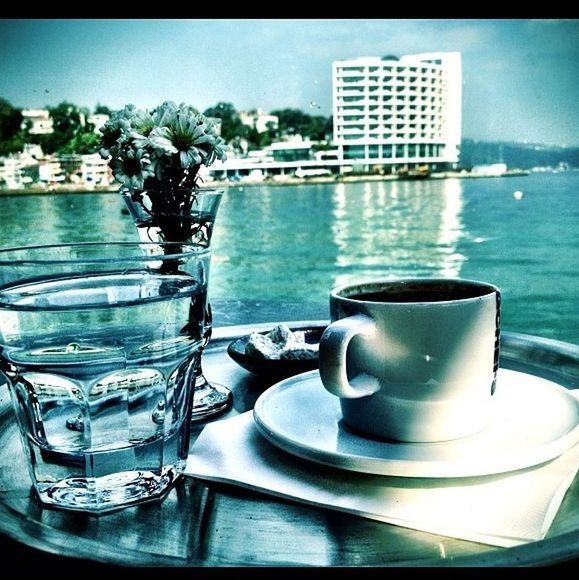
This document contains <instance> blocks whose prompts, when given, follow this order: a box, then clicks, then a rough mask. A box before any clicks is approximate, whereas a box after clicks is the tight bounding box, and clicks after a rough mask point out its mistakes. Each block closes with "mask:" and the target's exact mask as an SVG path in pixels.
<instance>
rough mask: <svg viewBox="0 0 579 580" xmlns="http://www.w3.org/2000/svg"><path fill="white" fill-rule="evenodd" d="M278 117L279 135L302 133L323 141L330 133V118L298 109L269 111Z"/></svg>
mask: <svg viewBox="0 0 579 580" xmlns="http://www.w3.org/2000/svg"><path fill="white" fill-rule="evenodd" d="M271 114H272V115H276V116H277V118H278V119H279V126H278V131H279V134H280V135H302V136H303V137H308V138H310V139H312V140H314V141H324V140H326V139H327V138H328V137H329V136H330V135H331V133H332V118H331V117H329V118H327V117H324V116H322V115H308V114H307V113H304V112H303V111H302V110H300V109H279V110H276V111H272V112H271Z"/></svg>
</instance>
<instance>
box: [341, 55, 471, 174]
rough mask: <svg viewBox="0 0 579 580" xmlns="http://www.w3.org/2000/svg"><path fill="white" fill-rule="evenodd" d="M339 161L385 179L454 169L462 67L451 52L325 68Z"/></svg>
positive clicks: (362, 60)
mask: <svg viewBox="0 0 579 580" xmlns="http://www.w3.org/2000/svg"><path fill="white" fill-rule="evenodd" d="M332 93H333V115H334V146H335V147H336V148H337V149H338V152H339V158H340V159H342V160H343V161H344V162H345V161H350V162H351V163H352V164H353V165H354V164H357V165H362V166H364V168H365V169H367V170H370V169H372V167H373V166H374V167H375V166H377V165H381V166H383V169H384V171H385V172H387V173H396V172H398V171H400V170H402V169H408V170H412V169H417V168H420V167H428V169H430V170H442V169H449V168H453V167H455V166H456V164H457V163H458V158H459V152H460V141H461V108H462V106H461V105H462V66H461V55H460V53H458V52H436V53H428V54H414V55H406V56H402V57H401V58H400V59H398V58H396V57H392V56H387V57H384V58H379V57H361V58H356V59H352V60H340V61H335V62H334V63H332Z"/></svg>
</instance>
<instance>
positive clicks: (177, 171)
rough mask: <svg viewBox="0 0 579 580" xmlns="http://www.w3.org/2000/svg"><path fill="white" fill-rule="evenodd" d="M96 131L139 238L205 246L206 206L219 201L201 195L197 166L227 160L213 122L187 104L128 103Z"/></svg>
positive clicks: (209, 214)
mask: <svg viewBox="0 0 579 580" xmlns="http://www.w3.org/2000/svg"><path fill="white" fill-rule="evenodd" d="M101 133H102V138H101V149H100V151H99V153H100V155H101V157H103V158H105V159H108V160H109V166H110V167H111V169H112V172H113V175H114V177H115V179H116V180H117V181H118V182H119V183H120V184H121V193H122V194H123V196H124V198H125V201H126V203H127V206H128V208H129V211H130V212H131V215H132V216H133V218H134V220H135V223H136V225H137V228H138V229H139V232H140V233H143V232H144V233H145V235H143V236H142V237H144V238H147V241H167V242H195V243H200V244H203V245H206V246H208V245H209V238H210V236H211V228H212V227H213V221H214V218H215V212H216V210H217V207H214V208H212V207H211V205H212V204H213V205H215V203H217V204H218V203H219V200H218V199H217V200H215V199H211V198H210V199H209V200H204V199H202V196H201V195H200V193H201V189H202V188H201V187H200V183H199V182H200V181H202V179H201V176H200V175H199V170H200V169H201V166H203V165H204V166H206V167H208V166H210V165H211V164H212V163H213V162H214V161H215V160H216V159H219V160H225V159H226V153H225V150H226V144H225V141H224V140H223V139H222V138H221V137H220V136H219V135H218V134H217V131H216V128H215V125H214V123H213V122H212V121H211V120H210V119H208V118H207V117H205V116H204V115H202V114H201V113H199V112H197V111H196V110H195V109H194V108H193V107H191V106H189V105H186V104H184V103H182V104H181V105H176V104H175V103H173V102H171V101H166V102H164V103H163V104H162V105H160V106H159V107H157V108H155V109H153V110H151V111H148V110H142V109H137V108H136V107H135V106H134V105H127V106H126V107H125V108H124V109H122V110H121V111H118V112H116V113H114V114H113V116H112V117H111V119H110V120H109V121H108V122H107V123H106V124H105V125H104V126H103V127H102V129H101ZM204 206H205V207H204Z"/></svg>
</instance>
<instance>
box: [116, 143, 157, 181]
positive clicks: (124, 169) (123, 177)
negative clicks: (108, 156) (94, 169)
mask: <svg viewBox="0 0 579 580" xmlns="http://www.w3.org/2000/svg"><path fill="white" fill-rule="evenodd" d="M154 174H155V172H154V169H153V168H152V167H151V162H150V159H149V156H148V154H147V153H144V152H143V151H142V150H140V149H127V150H126V151H124V152H123V155H122V156H118V157H116V158H114V159H113V175H114V176H115V179H116V180H117V181H119V182H120V183H122V184H123V185H124V186H125V187H127V188H128V189H130V190H131V191H135V190H139V189H143V187H144V185H145V180H146V179H147V178H148V177H152V176H154Z"/></svg>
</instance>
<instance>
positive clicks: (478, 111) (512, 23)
mask: <svg viewBox="0 0 579 580" xmlns="http://www.w3.org/2000/svg"><path fill="white" fill-rule="evenodd" d="M433 51H458V52H460V53H461V54H462V65H463V130H462V133H463V137H466V138H471V139H480V140H487V141H490V140H492V141H518V142H532V143H545V144H551V145H566V146H579V109H578V106H577V104H578V103H579V20H575V19H545V20H540V19H539V20H533V19H500V20H495V19H464V20H463V19H451V20H449V19H437V20H430V19H420V20H414V19H399V20H397V19H311V20H310V19H296V20H292V19H275V18H267V19H250V20H243V19H163V20H156V19H147V20H139V19H110V20H109V19H66V20H60V19H40V20H32V19H29V20H26V19H13V20H11V19H3V20H0V97H2V98H4V99H7V100H8V101H9V102H10V103H12V104H13V105H14V106H17V107H23V108H41V107H45V106H54V105H56V104H58V103H60V102H62V101H68V102H71V103H74V104H76V105H79V106H86V107H89V108H91V109H93V108H94V106H95V105H96V104H98V103H100V104H103V105H107V106H109V107H110V108H111V109H119V108H122V107H123V106H124V105H126V104H128V103H133V104H135V105H136V106H138V107H142V108H153V107H155V106H156V105H159V104H160V103H162V102H163V101H165V100H173V101H175V102H178V103H179V102H186V103H188V104H191V105H193V106H195V107H196V108H198V109H199V110H201V111H203V110H205V109H206V108H208V107H210V106H213V105H215V104H217V103H218V102H228V103H232V104H233V105H234V106H235V108H236V109H237V110H250V109H257V108H260V109H262V110H264V111H265V112H269V111H272V110H274V109H282V108H287V107H290V108H299V109H302V110H304V111H306V112H308V113H310V114H321V115H324V116H329V115H331V113H332V111H331V99H332V81H331V65H332V61H334V60H340V59H347V58H355V57H358V56H384V55H387V54H394V55H398V56H400V55H403V54H416V53H421V52H433Z"/></svg>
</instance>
